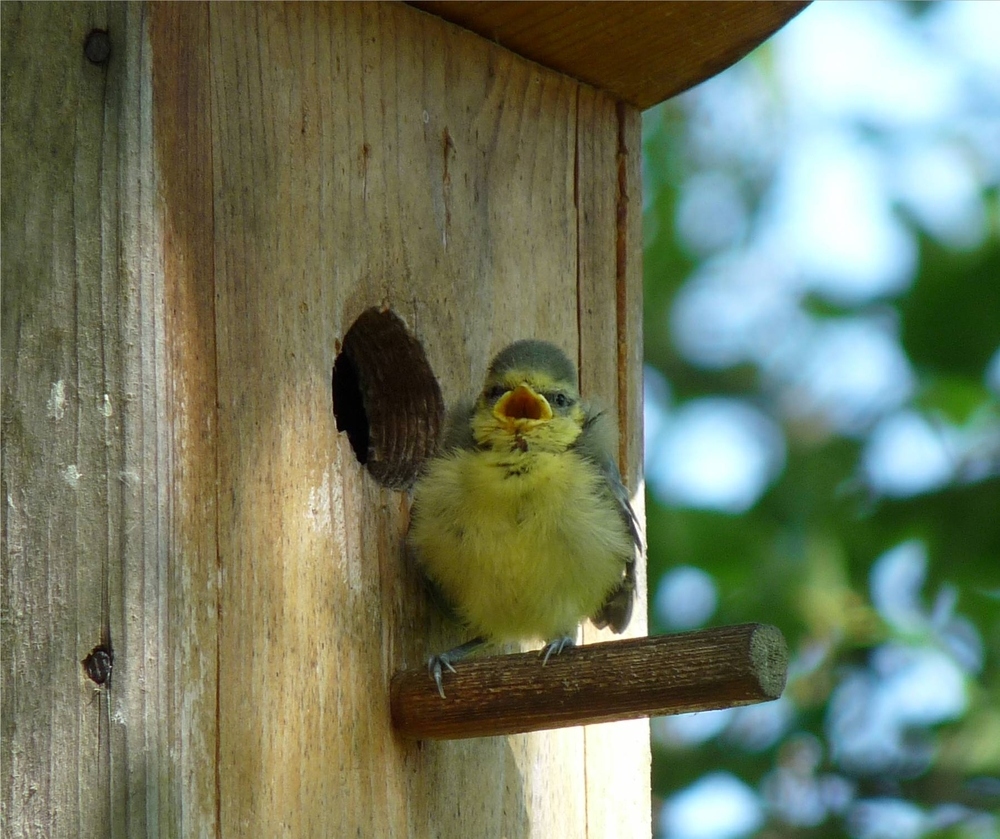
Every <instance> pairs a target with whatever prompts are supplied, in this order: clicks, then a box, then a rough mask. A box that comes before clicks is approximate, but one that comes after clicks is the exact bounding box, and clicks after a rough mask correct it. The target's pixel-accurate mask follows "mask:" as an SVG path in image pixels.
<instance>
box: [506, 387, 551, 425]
mask: <svg viewBox="0 0 1000 839" xmlns="http://www.w3.org/2000/svg"><path fill="white" fill-rule="evenodd" d="M493 416H495V417H496V418H497V419H499V420H505V421H507V422H511V421H516V420H538V421H541V422H545V421H546V420H550V419H552V408H550V407H549V403H548V401H547V400H546V399H545V397H544V396H540V395H539V394H537V393H535V391H533V390H532V389H531V388H530V387H528V386H527V385H518V386H517V387H516V388H514V389H513V390H508V391H507V392H506V393H505V394H504V395H503V396H501V397H500V399H499V400H498V401H497V404H496V405H494V406H493Z"/></svg>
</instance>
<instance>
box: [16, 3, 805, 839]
mask: <svg viewBox="0 0 1000 839" xmlns="http://www.w3.org/2000/svg"><path fill="white" fill-rule="evenodd" d="M799 8H801V4H783V3H756V4H740V3H733V4H729V3H725V4H704V5H702V4H697V3H695V4H687V3H677V4H674V3H648V4H647V3H637V4H633V3H592V4H561V3H538V4H529V3H510V4H507V3H467V4H466V3H414V4H410V5H406V4H402V3H354V4H329V3H303V4H301V5H299V4H277V3H275V4H271V3H268V4H259V5H258V4H228V3H227V4H205V3H184V4H171V3H134V4H133V3H128V4H126V3H80V4H76V3H74V4H58V5H49V4H33V3H4V4H3V6H2V39H3V161H2V163H3V166H2V173H3V175H2V176H3V209H2V219H3V428H2V430H3V492H4V498H3V505H4V507H3V510H4V512H3V595H2V610H3V611H2V614H3V619H2V645H0V648H2V660H3V665H2V667H3V699H2V702H3V708H2V711H3V713H2V717H3V771H2V773H0V774H2V777H3V808H4V822H5V823H6V824H7V825H9V826H10V828H11V830H12V831H13V834H15V835H24V836H36V835H38V836H47V837H52V838H53V839H56V837H96V836H121V837H124V836H128V837H130V839H137V837H143V836H179V837H193V836H213V837H214V836H222V837H242V836H254V837H274V836H289V837H355V836H370V837H414V838H415V839H416V837H427V836H440V837H463V838H464V837H478V836H483V837H487V836H488V837H501V836H507V837H515V836H517V837H529V836H530V837H546V839H549V837H556V836H558V837H583V836H590V837H595V839H597V837H600V839H605V838H606V837H614V836H622V837H635V836H641V835H646V834H648V831H649V826H650V800H649V738H648V726H647V723H646V721H645V719H643V718H641V717H640V718H638V719H634V720H631V721H626V722H616V723H609V724H594V725H587V726H581V725H578V724H576V723H579V722H585V721H588V720H596V719H617V718H619V717H621V716H635V714H636V713H642V709H639V710H638V711H636V709H634V708H629V709H628V713H618V710H619V709H621V708H624V707H625V706H626V705H628V702H629V696H631V695H633V691H632V688H631V687H628V686H630V685H632V684H634V682H629V681H627V680H623V683H624V684H625V685H626V686H627V689H626V690H625V691H624V692H620V693H619V695H618V696H617V698H616V699H615V701H614V702H613V703H611V704H610V705H608V707H604V708H603V710H601V709H599V710H598V712H595V713H594V714H593V715H592V716H591V717H589V718H580V717H574V716H572V715H570V716H566V715H563V716H562V717H560V718H559V720H558V722H557V723H556V722H553V725H556V724H558V725H560V726H563V727H558V728H556V727H552V726H549V725H546V724H545V718H541V722H539V719H540V718H539V717H538V716H537V714H536V715H535V716H534V717H532V718H531V720H532V721H530V723H525V724H524V725H522V726H521V727H520V728H517V726H515V727H514V728H513V729H511V728H505V729H503V730H520V731H526V732H527V731H529V730H530V733H514V734H506V735H503V736H487V737H473V738H472V739H459V740H431V739H427V738H428V737H430V736H432V734H434V732H437V733H438V734H440V732H441V731H445V734H443V735H442V736H447V731H448V730H447V729H440V728H437V729H435V728H434V726H436V725H439V721H437V722H436V721H434V720H433V719H431V721H430V722H428V719H430V718H429V717H428V716H427V714H428V713H429V714H430V715H431V717H433V715H434V714H435V713H437V712H436V711H435V709H434V708H431V709H430V711H428V710H427V709H426V708H424V709H423V710H421V708H420V707H416V709H415V710H414V707H415V706H413V705H412V704H408V703H411V701H417V703H418V705H419V702H420V697H419V696H418V697H417V699H416V700H413V699H412V697H413V693H414V691H416V692H417V693H418V694H419V692H420V691H422V690H424V689H425V688H426V691H427V696H428V697H429V698H430V699H434V700H439V697H438V696H437V694H436V692H435V691H434V689H433V683H432V682H430V681H429V680H426V679H424V678H423V677H424V676H425V675H426V674H425V673H423V674H419V675H421V682H420V684H417V683H416V682H414V681H413V679H412V678H410V677H409V676H407V671H410V670H414V669H418V668H422V666H423V662H424V660H425V658H426V656H427V655H428V653H429V652H433V651H436V650H440V649H443V648H445V647H446V646H448V645H449V644H451V643H453V642H455V643H457V642H458V641H460V640H462V639H461V637H460V633H458V631H457V630H456V629H455V628H453V627H451V626H449V625H448V624H447V623H446V622H445V621H444V620H442V619H441V618H440V616H439V615H437V613H436V612H435V611H434V609H433V607H432V606H431V605H430V604H429V603H428V601H427V598H426V596H425V595H424V592H423V590H422V588H421V585H420V581H419V580H418V579H417V576H416V575H415V574H414V573H413V571H412V569H408V568H407V566H406V565H405V563H404V562H403V561H402V558H401V552H400V545H401V540H402V537H403V534H404V533H405V530H406V527H407V516H408V497H407V494H406V492H405V487H406V485H407V483H408V481H409V480H410V479H411V478H412V476H413V474H414V472H415V469H416V468H418V467H419V464H420V462H421V461H422V458H423V457H425V456H426V454H427V453H428V452H429V451H430V450H431V448H432V447H433V444H434V441H435V440H436V435H437V434H438V430H439V427H440V422H441V410H442V406H443V405H448V404H451V403H452V402H453V401H454V400H455V399H457V398H458V397H460V396H462V395H467V394H470V393H472V392H473V391H474V390H475V388H476V387H478V385H479V383H480V381H481V379H482V375H483V372H484V370H485V366H486V364H487V361H488V359H489V358H490V356H491V355H492V354H493V353H494V352H495V351H496V350H498V349H499V348H500V347H502V346H504V345H505V344H506V343H508V342H509V341H511V340H514V339H517V338H524V337H539V338H546V339H548V340H551V341H553V342H555V343H558V344H559V345H560V346H562V347H563V348H564V349H565V350H566V351H567V353H568V354H569V355H570V356H571V357H572V358H574V360H575V361H576V362H577V365H578V367H579V372H580V385H581V390H582V392H583V393H584V395H586V396H589V397H592V398H595V399H597V400H599V401H600V402H601V403H603V405H604V406H605V407H606V408H607V410H608V412H609V414H610V415H611V416H613V417H614V418H615V419H616V421H617V425H618V427H619V428H620V430H621V434H620V443H619V446H618V460H619V463H620V467H621V470H622V474H623V476H624V477H625V481H626V483H627V485H628V487H629V489H630V490H631V491H632V492H633V493H634V499H635V504H636V506H637V507H638V508H641V498H642V494H641V493H642V474H641V468H642V405H641V392H642V391H641V369H642V340H641V322H642V318H641V307H642V277H641V264H642V262H641V255H642V251H641V244H642V243H641V207H642V201H641V195H640V120H641V109H642V108H644V107H647V106H649V105H651V104H654V103H655V102H658V101H661V100H663V99H665V98H667V97H669V96H671V95H674V94H676V93H678V92H679V91H681V90H683V89H685V88H687V87H689V86H691V85H692V84H694V83H696V82H698V81H700V80H702V79H704V78H707V77H708V76H710V75H712V74H713V73H715V72H717V71H718V70H720V69H722V68H723V67H725V66H727V65H728V64H730V63H732V62H733V61H735V60H736V59H737V58H739V57H740V56H742V55H743V54H745V53H746V52H747V51H749V49H750V48H752V47H753V46H755V45H756V44H757V43H759V42H760V41H761V40H763V39H764V38H765V37H766V36H767V35H769V34H770V33H771V32H772V31H774V30H775V29H776V28H777V27H779V26H780V25H781V24H782V23H783V22H784V21H785V20H786V19H788V18H789V17H791V16H792V15H793V14H795V13H796V12H797V11H798V10H799ZM451 21H453V22H451ZM352 330H353V331H352ZM338 361H339V362H340V367H339V368H338V369H339V372H340V376H339V377H338V379H337V382H338V385H337V386H338V387H339V388H340V391H339V393H338V399H339V401H338V405H337V408H338V410H337V413H336V414H335V412H334V406H333V396H334V394H333V393H332V392H331V371H332V370H333V369H334V367H335V365H336V364H338ZM352 377H353V378H352ZM338 425H339V426H340V428H339V429H338ZM639 586H640V594H641V595H642V596H641V597H640V603H639V605H638V607H637V609H636V618H634V619H633V624H632V627H631V629H630V631H629V633H628V635H629V636H636V637H639V636H643V635H645V620H644V614H645V601H644V591H645V579H644V573H643V572H641V573H640V575H639ZM762 632H763V634H762ZM610 639H611V635H610V634H609V633H606V632H605V633H598V632H597V631H596V630H593V629H592V628H590V629H588V630H587V631H586V633H585V636H584V641H585V642H587V643H590V642H595V641H608V640H610ZM715 640H716V641H718V639H717V638H716V639H715ZM709 641H711V639H709ZM709 641H705V640H704V639H702V641H701V642H699V643H702V646H701V647H698V648H697V650H698V651H699V652H698V654H699V655H702V656H708V658H709V659H710V660H712V661H715V662H716V663H717V664H718V663H719V662H720V661H730V659H727V658H725V657H726V656H730V654H731V653H732V655H731V660H732V661H733V662H736V663H733V664H732V668H729V665H725V666H722V665H719V666H720V667H721V671H720V672H722V671H724V672H723V676H724V677H726V678H729V677H730V676H732V674H733V673H735V672H736V671H737V670H739V666H740V665H739V663H738V661H737V660H738V659H740V657H741V656H743V657H744V658H746V656H749V657H750V659H753V656H757V660H758V663H759V660H768V661H769V660H770V659H768V658H767V656H768V655H770V654H771V653H770V652H769V650H771V646H769V645H770V644H771V642H772V641H773V638H771V636H769V635H768V634H767V632H766V631H763V630H760V629H759V628H757V629H753V628H751V629H749V630H748V629H739V628H736V629H734V630H733V631H731V632H730V634H729V635H727V636H725V638H724V639H723V641H724V643H722V642H720V643H717V644H716V645H715V646H712V643H715V642H714V641H712V642H711V643H709ZM616 643H619V644H626V645H627V644H629V643H636V642H629V641H616ZM637 643H640V645H641V643H644V642H637ZM705 644H707V645H708V646H705ZM754 645H757V646H754ZM596 649H598V650H600V649H603V648H596ZM610 649H611V652H606V653H601V655H602V656H604V658H601V659H600V660H599V661H597V663H596V665H597V667H598V668H599V669H598V671H597V673H598V675H597V678H600V668H601V667H604V668H609V667H616V668H620V667H624V666H625V664H623V663H622V661H623V660H619V659H615V658H614V656H615V655H617V653H615V650H617V649H626V648H618V647H612V648H610ZM627 649H632V648H627ZM691 649H693V648H692V647H690V646H688V647H684V645H683V644H681V645H680V646H675V647H673V648H671V650H672V652H671V654H670V655H669V656H668V657H667V658H666V659H664V660H665V661H666V662H667V665H666V668H667V676H669V677H670V678H674V679H675V681H676V680H678V679H681V680H682V679H683V677H684V676H683V674H684V673H685V672H687V671H685V670H684V668H685V667H688V666H689V665H690V662H691V661H692V659H691V657H690V655H688V654H689V653H690V651H691ZM585 650H586V648H585V647H584V648H581V649H580V650H577V651H574V655H576V654H577V653H583V652H585ZM685 650H687V653H686V652H685ZM713 650H715V651H716V652H713ZM733 650H736V652H735V653H733V652H732V651H733ZM630 654H631V653H630ZM643 654H645V653H643ZM685 655H688V657H687V658H685ZM713 655H714V656H715V658H714V659H713V658H712V656H713ZM607 656H612V658H607ZM761 656H763V659H761ZM720 657H721V658H720ZM585 659H586V656H584V657H583V658H581V661H583V660H585ZM609 662H611V663H609ZM616 662H617V663H616ZM671 662H673V665H671ZM484 666H486V667H487V670H488V669H489V667H490V666H491V665H489V663H488V662H486V663H484ZM511 666H512V667H513V666H514V665H511ZM518 666H520V665H518ZM671 666H673V669H672V670H671V669H670V668H671ZM477 672H479V671H477ZM483 672H484V673H486V675H483V677H482V678H483V679H488V677H489V673H487V672H486V671H483ZM493 672H494V675H495V671H493ZM565 672H568V671H564V670H558V671H557V669H555V668H553V669H552V670H551V671H550V673H549V674H547V678H549V677H551V678H556V677H557V676H558V674H559V673H565ZM608 672H617V671H614V670H607V669H606V670H605V671H604V673H605V677H606V675H607V673H608ZM769 672H771V671H769ZM671 673H672V674H673V675H670V674H671ZM397 674H402V675H401V676H399V679H400V680H401V681H397V682H396V683H395V685H396V689H395V693H394V689H393V687H392V686H393V684H394V683H393V678H394V676H397ZM552 674H556V675H555V676H552ZM740 674H741V675H740V678H743V676H745V675H746V674H745V673H743V672H742V671H740ZM661 675H662V674H661ZM758 675H759V674H758ZM633 676H635V673H633ZM772 676H774V674H773V673H772ZM782 677H783V676H782ZM524 678H526V679H528V680H529V682H530V680H531V679H532V678H534V677H533V676H532V675H531V674H530V673H529V674H528V675H527V676H524ZM558 678H562V677H561V676H558ZM769 678H770V677H769ZM774 678H777V677H774ZM407 679H409V681H407ZM611 681H612V682H613V681H615V680H614V679H612V680H611ZM647 681H657V680H656V679H647ZM730 681H732V679H730ZM765 681H766V679H765ZM607 683H608V682H607V679H606V678H605V681H604V682H598V683H597V687H596V688H593V689H591V691H590V692H591V693H596V694H597V695H601V696H603V695H604V694H603V691H602V689H601V687H600V686H601V684H604V685H607ZM481 684H482V685H488V684H492V683H489V682H488V681H484V682H482V683H481ZM765 687H767V686H766V685H765ZM771 687H772V688H773V678H772V684H771ZM482 689H483V690H493V691H494V692H496V690H500V692H501V693H503V688H502V687H501V688H499V689H497V688H495V687H492V688H488V687H482ZM726 690H728V688H726V689H723V688H720V691H721V692H720V693H719V694H718V695H717V697H716V698H717V699H718V702H719V704H726V703H729V704H732V703H733V702H736V701H749V699H747V698H746V696H743V698H742V699H741V698H740V696H737V695H736V694H729V693H726ZM778 690H780V686H779V687H778ZM407 691H409V693H407ZM461 695H463V694H462V688H461V686H460V685H457V686H456V693H455V696H456V700H455V701H458V698H459V697H460V696H461ZM552 696H554V694H552V693H551V692H548V691H547V690H542V691H541V692H540V694H539V695H538V696H536V698H535V699H531V697H530V696H529V697H528V698H527V699H525V698H523V697H522V699H521V700H519V701H520V702H521V704H520V705H519V706H518V708H517V709H515V711H516V712H517V713H521V714H528V716H531V714H530V713H529V712H530V711H531V710H532V709H533V708H534V709H536V710H537V709H541V710H539V713H541V714H549V715H550V718H551V719H553V720H554V719H555V717H556V716H558V714H559V712H560V711H559V708H552V707H551V703H550V705H549V706H546V705H545V703H546V701H548V700H551V698H552ZM678 696H679V697H681V699H683V697H684V696H688V700H687V703H688V704H687V705H686V706H684V707H709V706H711V702H709V703H706V702H704V701H701V702H700V704H699V702H698V701H695V700H694V699H691V698H690V696H691V695H690V694H683V692H681V693H679V694H678ZM407 697H410V698H409V699H408V698H407ZM539 697H540V698H539ZM397 699H398V701H399V702H401V703H402V705H400V706H399V708H397V709H396V711H397V714H396V723H395V724H394V722H393V719H394V717H393V712H394V708H393V707H392V703H393V702H395V701H397ZM525 703H527V704H525ZM555 704H556V705H559V702H556V703H555ZM563 704H565V703H563ZM543 706H545V707H544V708H543ZM681 706H683V702H682V701H681V700H680V699H678V704H677V707H678V708H680V707H681ZM490 707H492V706H490ZM546 708H547V710H546ZM646 708H647V710H646V713H648V712H649V706H648V704H647V706H646ZM526 709H527V710H526ZM439 710H440V706H439ZM508 710H509V709H508ZM486 713H487V715H493V716H494V717H497V715H500V714H502V713H504V710H503V709H502V708H501V709H500V710H496V709H493V710H488V711H487V712H486ZM497 718H499V717H497ZM459 723H460V724H461V719H460V720H459ZM428 725H430V726H431V728H430V729H428V728H427V726H428ZM421 726H423V727H421ZM432 729H433V731H432ZM531 729H538V730H531ZM496 730H498V729H496V728H494V729H488V727H487V729H483V728H478V729H477V728H475V727H473V728H472V729H464V730H462V731H459V732H457V733H459V734H462V735H463V736H466V737H468V736H469V735H471V734H477V733H484V732H485V733H495V731H496ZM421 732H423V733H421ZM428 732H430V733H428ZM434 736H437V735H436V734H435V735H434Z"/></svg>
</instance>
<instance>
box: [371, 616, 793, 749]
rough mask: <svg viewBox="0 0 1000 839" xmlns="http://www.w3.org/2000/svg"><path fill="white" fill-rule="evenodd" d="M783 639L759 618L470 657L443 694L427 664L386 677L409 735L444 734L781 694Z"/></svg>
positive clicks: (485, 732) (722, 704)
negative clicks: (545, 651)
mask: <svg viewBox="0 0 1000 839" xmlns="http://www.w3.org/2000/svg"><path fill="white" fill-rule="evenodd" d="M787 668H788V648H787V645H786V644H785V639H784V637H783V636H782V634H781V632H780V631H779V630H778V629H776V628H775V627H773V626H768V625H765V624H756V623H750V624H740V625H738V626H726V627H720V628H717V629H704V630H699V631H697V632H685V633H681V634H678V635H661V636H656V637H651V638H632V639H628V640H624V641H608V642H605V643H601V644H590V645H588V646H583V647H576V648H574V649H570V650H566V651H565V652H563V653H562V654H561V655H559V656H554V657H553V658H550V659H549V662H548V664H547V665H545V666H544V667H543V666H542V660H541V658H540V657H539V655H538V654H537V653H533V652H532V653H518V654H515V655H505V656H492V657H489V658H481V659H469V660H467V661H463V662H460V663H459V664H456V665H455V670H456V671H457V672H455V673H446V674H445V680H444V688H445V691H446V693H447V697H446V698H445V699H442V698H441V697H440V696H439V695H438V692H437V688H436V687H435V685H434V682H433V680H432V679H431V678H430V676H429V675H428V673H427V669H426V668H423V667H421V668H416V669H412V670H406V671H403V672H401V673H397V674H396V675H395V676H394V677H393V679H392V685H391V688H390V690H391V704H392V720H393V724H394V725H395V727H396V729H397V731H399V732H400V733H401V734H403V735H404V736H406V737H414V738H420V739H429V740H450V739H459V738H463V737H488V736H492V735H498V734H516V733H520V732H525V731H538V730H540V729H546V728H563V727H565V726H571V725H586V724H590V723H598V722H611V721H614V720H624V719H632V718H635V717H648V716H658V715H663V714H680V713H686V712H689V711H707V710H711V709H715V708H730V707H733V706H736V705H749V704H752V703H754V702H766V701H769V700H772V699H777V698H778V697H779V696H780V695H781V692H782V690H783V689H784V687H785V676H786V671H787Z"/></svg>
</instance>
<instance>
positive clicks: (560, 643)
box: [539, 635, 576, 667]
mask: <svg viewBox="0 0 1000 839" xmlns="http://www.w3.org/2000/svg"><path fill="white" fill-rule="evenodd" d="M575 646H576V638H574V637H573V636H572V635H563V636H561V637H559V638H556V639H554V640H552V641H549V643H547V644H546V645H545V646H544V647H542V651H541V652H540V653H539V655H542V654H543V653H544V655H545V657H544V658H543V659H542V667H544V666H545V665H546V664H548V663H549V656H551V655H559V654H560V653H561V652H562V651H563V650H568V649H569V648H570V647H575Z"/></svg>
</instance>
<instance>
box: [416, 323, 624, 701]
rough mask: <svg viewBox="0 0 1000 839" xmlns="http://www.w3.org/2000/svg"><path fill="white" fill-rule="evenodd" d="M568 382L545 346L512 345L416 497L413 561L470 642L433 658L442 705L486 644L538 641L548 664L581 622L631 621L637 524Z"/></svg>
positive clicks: (461, 411) (572, 378)
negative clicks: (457, 671) (448, 686)
mask: <svg viewBox="0 0 1000 839" xmlns="http://www.w3.org/2000/svg"><path fill="white" fill-rule="evenodd" d="M576 382H577V376H576V368H575V367H574V365H573V363H572V362H571V361H570V360H569V359H568V358H567V357H566V356H565V354H564V353H563V352H562V351H561V350H560V349H559V348H558V347H556V346H554V345H553V344H550V343H548V342H545V341H517V342H515V343H513V344H511V345H509V346H508V347H506V348H505V349H504V350H502V351H501V352H500V353H498V354H497V356H496V357H495V358H494V359H493V361H492V362H491V364H490V367H489V370H488V372H487V374H486V381H485V383H484V384H483V389H482V391H481V392H480V394H479V397H478V398H477V399H476V401H475V403H473V404H466V405H462V406H459V407H458V408H457V409H456V410H455V411H453V412H452V414H451V416H450V418H449V423H448V430H447V432H446V436H445V442H444V445H443V447H442V449H441V451H440V452H439V454H438V455H437V456H435V457H434V458H433V459H432V460H430V461H429V462H428V464H427V465H426V467H425V469H424V470H423V472H422V474H421V476H420V477H419V478H418V480H417V483H416V485H415V487H414V491H413V505H412V508H411V511H410V528H409V532H408V534H407V549H408V552H409V553H410V555H411V556H412V557H414V558H415V560H416V562H417V563H418V565H419V567H420V568H421V569H422V571H423V573H424V575H425V576H426V577H427V579H428V581H429V583H430V587H431V590H432V592H433V594H434V596H435V599H436V600H438V601H439V603H441V604H442V605H443V606H444V607H445V610H446V611H448V612H450V613H452V614H453V615H454V616H455V617H457V619H458V620H459V621H461V622H462V623H463V624H464V625H465V626H466V627H467V628H468V629H469V630H470V632H471V633H473V634H474V636H475V637H473V639H472V640H471V641H469V642H468V643H466V644H463V645H462V646H460V647H456V648H455V649H453V650H449V651H448V652H445V653H442V654H441V655H437V656H432V657H431V659H430V660H429V662H428V668H429V671H430V673H431V676H432V677H433V679H434V681H435V682H436V684H437V688H438V692H439V693H440V694H441V696H442V698H443V697H444V689H443V686H442V673H443V670H445V669H447V670H451V671H452V672H454V667H453V666H452V665H453V664H454V663H455V662H457V661H458V660H459V659H461V658H462V657H464V656H465V655H467V654H468V653H470V652H471V651H473V650H475V649H476V648H477V647H479V646H481V645H483V644H485V643H503V642H510V641H527V640H541V641H544V642H546V646H545V648H544V654H545V658H544V661H543V664H544V663H545V662H547V661H548V659H549V656H551V655H552V654H558V653H560V652H561V651H562V650H563V649H565V648H566V647H568V646H572V645H573V644H574V642H575V638H576V632H577V628H578V626H579V624H580V622H581V621H583V620H584V619H585V618H590V620H591V621H592V622H593V623H594V624H595V625H596V626H597V627H598V628H603V627H605V626H609V627H611V629H612V630H613V631H614V632H622V631H623V630H624V629H625V628H626V626H627V625H628V622H629V619H630V618H631V615H632V604H633V600H634V593H635V560H636V556H637V554H638V553H639V552H641V550H642V542H641V539H640V536H639V527H638V522H637V520H636V517H635V513H634V512H633V510H632V507H631V505H630V504H629V498H628V492H627V491H626V489H625V486H624V485H623V484H622V480H621V476H620V474H619V472H618V467H617V466H616V465H615V460H614V458H613V456H612V442H611V439H610V432H609V430H608V428H607V424H606V423H605V421H604V420H603V418H602V415H601V414H600V413H599V412H596V411H594V410H593V409H592V408H590V407H588V406H587V405H585V404H584V403H583V402H582V401H581V399H580V393H579V391H578V389H577V384H576Z"/></svg>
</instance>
